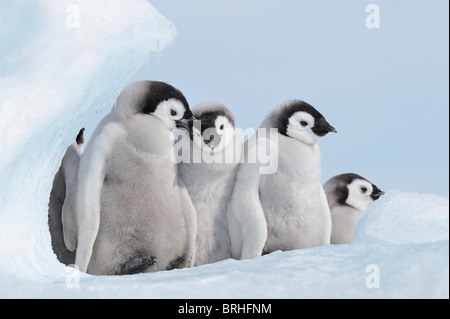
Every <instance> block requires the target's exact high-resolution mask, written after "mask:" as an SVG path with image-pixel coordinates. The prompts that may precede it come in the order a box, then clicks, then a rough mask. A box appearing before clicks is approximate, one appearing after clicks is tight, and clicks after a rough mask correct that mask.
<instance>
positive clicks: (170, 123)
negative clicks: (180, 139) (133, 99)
mask: <svg viewBox="0 0 450 319" xmlns="http://www.w3.org/2000/svg"><path fill="white" fill-rule="evenodd" d="M152 114H153V115H154V116H156V117H157V118H159V119H160V120H161V121H162V122H163V123H164V124H165V125H166V126H167V128H168V129H169V130H173V129H174V128H175V127H178V128H186V124H184V122H183V121H182V120H183V119H185V117H186V115H185V114H186V108H185V106H184V105H183V103H182V102H181V101H179V100H177V99H175V98H170V99H168V100H164V101H162V102H160V103H159V104H158V105H157V106H156V109H155V111H154V112H153V113H152Z"/></svg>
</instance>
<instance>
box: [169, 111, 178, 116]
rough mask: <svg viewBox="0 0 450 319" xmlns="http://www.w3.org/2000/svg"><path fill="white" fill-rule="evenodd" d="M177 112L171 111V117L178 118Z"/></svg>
mask: <svg viewBox="0 0 450 319" xmlns="http://www.w3.org/2000/svg"><path fill="white" fill-rule="evenodd" d="M177 114H178V113H177V112H176V111H174V110H170V115H172V116H177Z"/></svg>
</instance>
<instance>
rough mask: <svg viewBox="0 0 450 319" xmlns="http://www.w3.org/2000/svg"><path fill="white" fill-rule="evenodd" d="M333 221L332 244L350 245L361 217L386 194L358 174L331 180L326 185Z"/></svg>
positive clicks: (340, 176)
mask: <svg viewBox="0 0 450 319" xmlns="http://www.w3.org/2000/svg"><path fill="white" fill-rule="evenodd" d="M324 189H325V193H326V195H327V199H328V204H329V207H330V211H331V219H332V232H331V243H332V244H349V243H351V242H352V240H353V230H354V229H355V227H356V225H357V224H358V219H359V216H360V214H361V213H362V212H364V211H365V210H366V209H367V208H368V207H369V205H370V204H372V203H373V202H374V201H376V200H378V199H379V198H380V197H381V196H382V195H384V192H383V191H381V190H380V189H379V188H378V187H377V186H375V185H374V184H372V183H371V182H369V181H368V180H367V179H365V178H364V177H361V176H359V175H357V174H353V173H348V174H342V175H337V176H334V177H332V178H330V179H329V180H328V181H327V182H326V183H325V184H324Z"/></svg>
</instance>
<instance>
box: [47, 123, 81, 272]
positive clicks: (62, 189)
mask: <svg viewBox="0 0 450 319" xmlns="http://www.w3.org/2000/svg"><path fill="white" fill-rule="evenodd" d="M83 148H84V128H82V129H81V130H80V131H79V132H78V135H77V137H76V139H75V142H74V143H72V144H71V145H70V146H69V147H68V148H67V150H66V153H65V154H64V157H63V159H62V161H61V166H60V167H59V170H58V172H57V173H56V175H55V178H54V179H53V187H52V190H51V192H50V201H49V204H48V227H49V230H50V237H51V243H52V249H53V252H54V253H55V255H56V258H57V259H58V260H59V261H60V262H61V263H63V264H65V265H71V264H74V263H75V253H74V252H72V251H70V250H68V249H67V247H66V245H65V243H64V234H65V233H72V234H76V232H77V225H76V216H75V211H74V210H72V209H70V208H73V207H74V206H75V199H76V195H75V192H76V185H77V174H78V166H79V164H80V157H81V154H82V153H83ZM69 211H70V212H71V213H72V214H67V213H69Z"/></svg>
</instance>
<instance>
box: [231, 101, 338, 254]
mask: <svg viewBox="0 0 450 319" xmlns="http://www.w3.org/2000/svg"><path fill="white" fill-rule="evenodd" d="M261 128H263V129H269V128H273V129H275V133H273V130H271V131H272V132H271V133H270V135H269V137H268V138H267V137H264V136H263V135H262V132H261V130H258V133H257V134H256V136H255V137H254V138H250V139H249V140H248V141H247V142H246V147H245V148H244V149H245V151H246V154H245V159H244V163H243V164H241V165H240V168H239V172H238V175H237V178H236V184H235V187H234V190H233V194H232V197H231V201H230V214H229V220H230V226H229V228H230V240H231V246H232V255H233V258H237V259H247V258H253V257H256V256H260V255H261V254H266V253H270V252H273V251H276V250H292V249H299V248H308V247H315V246H319V245H323V244H327V243H330V235H331V217H330V209H329V207H328V203H327V198H326V196H325V192H324V190H323V187H322V184H321V182H320V178H321V153H320V149H319V145H318V144H317V142H318V141H319V139H320V138H321V137H323V136H325V135H326V134H328V133H330V132H336V130H335V128H334V127H332V126H331V125H330V124H329V123H328V122H327V121H326V120H325V118H324V117H323V116H322V114H320V113H319V112H318V111H317V110H316V109H315V108H314V107H312V106H311V105H309V104H308V103H305V102H303V101H299V100H294V101H289V102H286V103H284V104H282V105H280V106H279V107H277V108H276V109H274V110H273V111H272V112H271V113H270V114H269V115H268V116H267V118H266V119H265V121H264V122H263V124H262V125H261ZM265 131H266V130H263V132H265ZM264 140H265V141H264ZM264 143H267V144H270V143H271V144H275V145H276V148H275V150H272V149H271V152H273V151H277V152H278V155H277V156H276V157H275V159H276V160H277V161H278V168H277V169H276V171H275V172H273V174H264V175H262V174H260V170H259V169H260V167H261V163H259V162H258V161H257V163H256V164H255V163H252V162H251V161H249V159H250V156H249V153H251V152H252V149H253V148H255V147H257V148H258V149H260V148H261V146H264ZM252 144H253V145H252ZM267 144H266V145H267ZM256 145H257V146H256Z"/></svg>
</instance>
